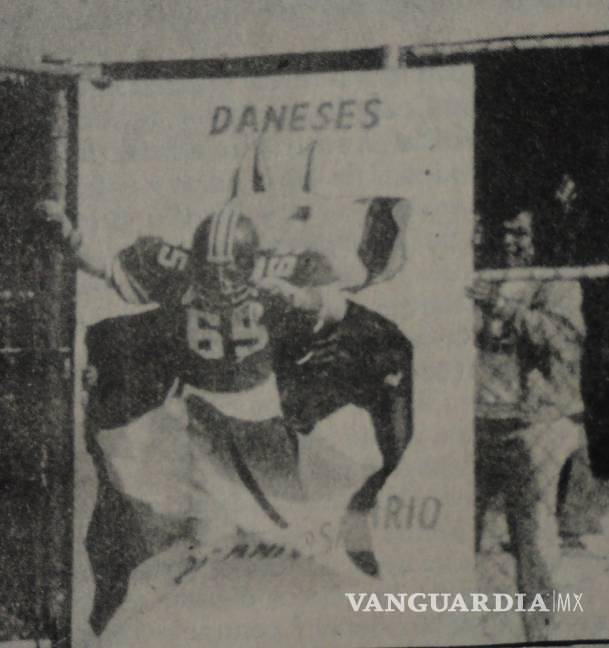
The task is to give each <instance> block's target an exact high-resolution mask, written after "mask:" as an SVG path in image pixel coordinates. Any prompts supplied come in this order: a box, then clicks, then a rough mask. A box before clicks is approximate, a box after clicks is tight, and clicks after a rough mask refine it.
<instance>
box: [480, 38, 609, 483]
mask: <svg viewBox="0 0 609 648" xmlns="http://www.w3.org/2000/svg"><path fill="white" fill-rule="evenodd" d="M475 160H476V168H475V177H476V185H475V208H476V213H477V214H478V215H479V216H480V219H481V222H482V224H483V227H484V230H485V233H486V242H485V245H484V246H483V247H482V250H481V253H480V254H479V255H478V264H479V266H480V267H489V266H496V265H500V264H501V261H500V254H499V248H498V244H499V225H500V223H501V222H502V221H503V220H504V219H505V218H506V217H508V216H514V215H515V214H516V213H517V211H518V210H520V209H522V208H532V209H534V210H535V211H536V212H537V215H538V218H537V225H538V231H537V234H536V241H537V243H538V244H537V252H538V258H537V264H540V265H551V266H565V265H587V264H594V263H607V262H609V50H608V49H606V48H593V47H589V48H586V47H581V48H579V49H561V50H539V49H537V50H530V51H528V52H515V53H514V52H510V53H501V54H491V55H488V56H485V57H484V58H482V59H480V60H478V61H477V62H476V143H475ZM565 175H567V176H568V177H569V178H571V179H572V181H573V183H574V186H575V188H576V191H575V197H574V198H573V199H572V201H571V203H570V204H569V208H568V209H565V207H564V205H563V204H562V203H561V202H560V200H559V199H558V198H557V195H556V194H557V190H559V188H560V187H561V182H562V181H563V178H564V177H565ZM581 284H582V289H583V300H584V301H583V311H584V317H585V320H586V327H587V337H586V343H585V348H584V354H583V364H582V372H583V376H582V393H583V396H584V401H585V406H586V414H585V423H586V433H587V435H588V441H589V450H590V458H591V461H592V465H593V469H594V471H595V472H596V474H597V475H599V476H601V475H602V476H605V477H607V478H609V281H608V280H583V281H582V282H581Z"/></svg>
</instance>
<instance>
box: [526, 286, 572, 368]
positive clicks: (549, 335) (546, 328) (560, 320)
mask: <svg viewBox="0 0 609 648" xmlns="http://www.w3.org/2000/svg"><path fill="white" fill-rule="evenodd" d="M581 303H582V297H581V289H580V287H579V284H578V283H577V282H554V283H552V284H549V285H547V286H544V289H543V291H542V293H541V299H539V300H534V301H533V303H532V304H531V306H530V307H529V308H527V309H522V310H521V311H519V312H518V313H517V315H516V317H515V324H516V327H517V329H518V330H519V331H520V332H522V334H523V335H525V336H526V337H527V339H528V340H529V341H530V342H531V343H532V344H535V345H537V346H544V345H546V346H549V347H550V348H552V349H553V350H554V351H555V352H558V353H560V355H561V357H563V359H564V360H571V359H573V360H578V359H579V356H580V352H581V345H582V343H583V339H584V336H585V325H584V319H583V315H582V311H581Z"/></svg>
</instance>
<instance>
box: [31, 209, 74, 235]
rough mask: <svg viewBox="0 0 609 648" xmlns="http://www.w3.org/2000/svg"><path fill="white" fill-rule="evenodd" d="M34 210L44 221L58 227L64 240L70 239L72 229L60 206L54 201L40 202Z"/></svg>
mask: <svg viewBox="0 0 609 648" xmlns="http://www.w3.org/2000/svg"><path fill="white" fill-rule="evenodd" d="M35 209H36V211H37V212H38V213H39V214H41V215H42V217H43V218H44V220H46V221H47V222H49V223H56V224H57V225H59V227H60V228H61V235H62V237H63V238H64V239H69V238H70V235H71V234H72V232H73V230H74V228H73V227H72V223H71V222H70V219H69V218H68V217H67V216H66V213H65V211H64V210H63V208H62V206H61V205H60V204H59V203H58V202H57V201H56V200H42V201H40V202H39V203H38V204H37V205H36V207H35Z"/></svg>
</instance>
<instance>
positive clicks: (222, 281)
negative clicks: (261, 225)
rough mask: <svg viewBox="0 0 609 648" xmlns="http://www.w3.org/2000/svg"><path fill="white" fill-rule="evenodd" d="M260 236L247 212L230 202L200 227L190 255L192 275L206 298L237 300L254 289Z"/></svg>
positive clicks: (232, 301) (195, 284)
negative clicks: (253, 279) (254, 271)
mask: <svg viewBox="0 0 609 648" xmlns="http://www.w3.org/2000/svg"><path fill="white" fill-rule="evenodd" d="M258 248H259V238H258V232H257V230H256V227H255V225H254V223H253V221H252V220H251V218H249V217H248V216H246V215H245V214H243V213H241V211H239V210H238V209H236V208H235V207H234V206H233V205H231V204H228V205H226V206H225V207H223V208H222V209H221V210H220V211H218V212H216V213H214V214H211V215H210V216H207V217H206V218H205V219H204V220H203V222H202V223H201V224H200V225H199V226H198V227H197V230H196V232H195V235H194V239H193V244H192V252H191V257H190V264H191V268H190V269H191V278H192V283H193V287H194V289H195V291H196V293H197V295H198V296H200V297H201V298H203V300H204V301H213V300H214V299H215V298H218V297H219V298H220V299H222V300H228V301H230V302H231V303H235V302H238V301H240V300H241V299H243V298H244V297H246V296H247V294H248V293H249V291H250V290H251V284H250V278H251V276H252V272H253V270H254V264H255V260H256V252H257V251H258Z"/></svg>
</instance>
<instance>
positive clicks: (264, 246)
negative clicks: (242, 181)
mask: <svg viewBox="0 0 609 648" xmlns="http://www.w3.org/2000/svg"><path fill="white" fill-rule="evenodd" d="M357 205H358V207H359V208H360V211H361V213H362V214H363V216H362V218H361V220H360V226H361V227H360V228H352V230H357V229H359V236H358V239H359V240H358V241H357V245H354V246H353V252H354V254H353V255H352V256H353V257H354V258H353V259H350V260H349V261H348V262H347V263H345V264H343V265H342V266H338V267H337V266H336V264H334V263H333V261H332V260H331V259H332V258H333V257H332V256H331V255H330V254H329V251H328V250H326V249H325V248H324V246H325V245H327V242H328V239H329V238H330V237H329V236H325V233H326V231H328V228H327V227H326V228H325V230H326V231H324V227H323V221H318V219H317V218H316V217H315V215H313V216H312V215H311V214H310V212H309V213H308V214H307V213H306V210H305V213H302V210H295V211H294V213H293V214H292V215H291V217H288V218H286V219H285V227H284V228H283V231H281V232H279V235H277V231H276V230H274V232H275V233H274V234H269V233H268V231H266V230H265V229H264V227H257V226H256V225H255V224H254V222H253V221H252V220H251V219H250V218H249V217H248V216H246V215H245V214H243V213H241V212H240V211H239V210H238V209H236V208H235V205H234V203H229V204H228V205H227V206H226V207H225V208H223V209H222V210H220V211H219V212H217V213H216V214H213V215H211V216H208V217H207V218H205V219H204V220H203V222H202V223H201V224H200V225H199V227H198V228H197V231H196V233H195V236H194V239H193V244H192V247H191V249H185V248H182V247H179V246H174V245H171V244H169V243H167V242H166V241H163V240H162V239H160V238H155V237H144V238H141V239H138V240H137V241H136V242H135V243H134V244H133V245H131V246H128V247H127V248H125V249H123V250H122V251H120V252H119V253H118V255H116V257H115V258H114V259H113V260H112V263H111V264H110V266H109V267H108V268H107V267H104V264H103V263H101V262H100V260H98V259H96V250H95V249H91V247H89V246H88V245H87V242H86V241H83V240H82V237H81V236H80V235H79V234H78V232H77V231H76V230H74V229H73V228H72V227H71V225H70V223H69V221H68V219H67V218H66V216H65V214H63V212H62V211H61V209H60V208H59V206H58V205H57V204H56V203H53V202H49V201H46V202H44V203H42V204H41V209H42V210H43V212H44V213H45V215H46V217H47V218H48V219H50V220H52V221H55V222H57V223H59V224H60V225H61V228H62V233H63V237H64V238H65V239H66V240H67V241H68V242H69V244H70V246H71V248H72V250H73V251H74V252H75V254H76V255H77V258H78V259H79V261H80V264H81V266H82V267H83V268H84V269H85V270H87V271H88V272H89V273H91V274H93V275H95V276H98V277H103V278H105V279H106V281H107V282H108V283H109V285H110V286H111V287H112V288H113V289H114V290H116V292H117V293H118V294H119V295H120V296H121V297H122V298H123V299H125V300H126V301H128V302H130V303H138V304H148V303H155V304H158V305H159V308H157V309H155V310H153V311H150V312H147V313H144V314H141V315H137V316H131V317H136V318H140V322H145V325H143V326H142V327H139V329H138V330H141V331H143V333H142V334H141V335H140V334H137V335H135V336H134V335H133V334H132V335H131V338H130V339H131V343H133V342H135V346H136V347H138V348H140V349H144V351H142V353H139V354H138V353H137V351H136V350H132V351H131V352H130V353H127V354H125V353H121V352H120V351H119V352H118V353H113V352H112V349H117V347H119V346H120V345H117V344H111V343H109V342H110V341H111V340H110V338H109V337H108V335H107V333H108V330H109V327H108V323H107V322H102V323H101V328H100V327H99V325H97V326H98V328H97V329H95V331H94V332H93V335H92V331H93V329H92V331H90V333H89V338H90V342H92V339H93V338H94V337H95V336H96V335H97V337H98V342H97V344H90V348H91V347H95V348H97V349H99V350H100V351H99V352H98V353H97V354H93V355H97V357H93V358H92V357H90V362H92V364H93V365H95V364H97V365H98V366H97V372H98V386H97V390H98V393H100V394H103V397H104V399H106V402H107V403H109V404H110V403H111V406H109V407H105V408H104V407H101V408H100V409H99V410H98V419H99V421H100V425H102V426H103V427H105V426H112V425H114V426H116V425H120V424H124V423H126V422H128V421H129V420H133V419H134V418H137V417H138V416H141V415H142V414H144V413H145V412H146V411H147V410H150V409H152V408H153V407H157V406H159V404H160V403H161V402H162V399H163V398H164V396H165V394H166V391H167V390H168V387H169V385H170V384H171V383H172V381H173V380H174V379H175V378H177V379H178V383H179V385H178V390H179V391H180V392H181V393H182V394H183V397H184V401H185V403H186V406H187V409H188V415H189V419H190V421H191V422H192V424H193V425H194V426H195V427H199V428H201V427H204V428H206V429H209V428H210V427H211V428H217V429H220V430H222V431H223V433H222V434H221V435H219V436H221V438H220V439H219V441H218V442H219V444H220V445H222V444H224V446H225V447H224V450H225V452H226V455H227V456H228V457H229V458H230V460H231V461H232V464H233V466H234V468H235V470H236V472H237V473H238V474H239V477H240V478H241V480H242V482H243V484H244V485H245V486H246V487H247V488H248V489H249V490H250V493H251V494H252V495H253V496H254V498H255V499H256V501H257V502H258V504H259V506H260V509H261V510H263V511H264V513H265V514H266V515H267V517H268V518H269V520H271V522H272V523H274V524H277V525H278V526H280V527H283V526H287V522H286V518H285V516H284V515H283V514H282V513H281V512H280V511H278V510H276V509H275V507H274V506H273V504H272V502H271V501H270V500H269V498H268V497H267V496H266V494H265V492H264V489H262V488H261V487H260V485H259V484H258V483H257V481H256V478H255V476H254V475H253V472H252V470H250V467H249V466H248V462H247V456H246V457H245V460H244V453H243V452H242V451H241V450H242V448H241V449H240V448H239V447H238V443H236V442H235V438H243V437H244V435H245V436H246V435H247V429H248V428H256V433H260V431H261V430H262V431H264V429H266V430H267V431H268V439H269V454H270V455H271V456H273V455H274V456H275V457H276V459H277V461H278V462H279V463H281V461H280V458H281V457H284V458H285V457H286V456H288V455H290V451H291V452H292V454H293V456H294V462H295V461H296V455H297V436H296V434H308V433H310V432H311V431H312V430H313V429H314V428H315V425H316V424H317V423H318V422H319V421H321V420H323V419H324V418H326V417H327V416H329V415H330V414H332V413H333V412H335V411H337V410H338V409H340V408H342V407H343V406H345V405H348V404H352V405H355V406H358V407H361V408H363V409H365V410H366V411H367V412H368V413H369V415H370V417H371V420H372V423H373V426H374V430H375V434H376V440H377V443H378V447H379V449H380V451H381V455H382V466H381V468H380V469H379V470H378V471H376V472H375V473H374V474H372V475H371V476H370V477H369V478H368V479H367V480H366V482H365V483H364V484H363V485H362V486H361V488H360V489H359V490H358V491H357V492H356V493H355V494H354V495H353V497H352V498H351V501H350V504H349V510H348V513H347V515H346V516H345V519H344V522H343V529H342V537H343V539H344V542H345V547H346V551H347V553H348V555H349V556H350V558H351V559H352V561H353V562H354V563H355V564H356V565H357V566H358V567H359V568H360V569H362V570H363V571H364V572H365V573H367V574H370V575H377V574H378V572H379V566H378V564H377V561H376V558H375V556H374V552H373V548H372V542H371V535H370V529H369V524H368V522H369V520H368V513H369V512H370V510H371V509H372V508H373V507H374V505H375V503H376V497H377V494H378V492H379V491H380V489H381V488H382V487H383V485H384V483H385V481H386V479H387V478H388V476H389V475H390V474H391V473H392V472H393V471H394V470H395V468H396V466H397V465H398V463H399V461H400V459H401V457H402V455H403V452H404V450H405V448H406V446H407V444H408V442H409V440H410V437H411V435H412V417H411V409H412V403H411V400H412V393H411V384H412V376H411V371H412V349H411V345H410V343H409V341H408V340H407V339H406V338H405V336H404V335H403V334H402V333H401V331H400V330H399V329H398V327H397V326H395V325H394V324H393V323H391V322H390V321H389V320H387V319H386V318H384V317H382V316H381V315H379V314H377V313H375V312H373V311H370V310H369V309H367V308H365V307H363V306H361V305H359V304H357V303H355V302H354V301H352V300H350V299H349V298H348V293H347V292H345V289H351V290H356V289H359V288H361V287H363V286H365V285H368V284H370V283H373V282H375V281H379V280H383V279H384V278H387V277H389V276H392V275H393V274H395V273H396V272H397V269H399V267H401V265H400V264H401V263H403V258H404V250H403V245H404V241H403V236H402V234H403V223H404V217H405V215H407V214H406V210H407V205H406V203H405V202H404V201H400V200H397V199H382V198H379V199H374V200H371V201H359V202H358V203H357ZM351 207H352V208H353V203H352V204H351ZM311 221H312V223H311ZM326 222H327V221H326ZM257 224H259V223H257ZM308 225H309V226H310V227H308ZM311 225H314V226H315V229H316V230H317V235H316V237H314V236H312V235H311V234H309V232H310V230H312V229H313V227H312V226H311ZM320 227H321V231H320V229H319V228H320ZM261 231H262V232H263V235H262V236H261V235H260V232H261ZM351 238H352V239H353V236H352V235H351ZM316 240H317V241H322V244H321V245H319V244H317V245H316V243H315V241H316ZM353 240H354V241H355V239H353ZM338 256H341V255H338ZM346 256H348V255H346ZM345 269H347V270H348V271H349V272H346V270H345ZM353 269H355V272H351V270H353ZM121 319H122V320H125V318H121ZM124 323H126V322H124ZM131 323H133V320H132V319H131V318H130V319H129V326H127V328H129V327H130V325H131ZM119 328H120V327H119ZM110 329H112V331H113V332H112V333H111V334H110V335H111V336H112V335H114V336H115V335H116V334H115V327H113V326H112V327H110ZM134 337H136V338H137V339H136V340H134V339H133V338H134ZM115 342H116V337H115ZM153 348H154V354H152V353H150V351H152V349H153ZM90 356H91V353H90ZM117 356H120V357H117ZM151 357H153V358H154V359H153V360H151ZM138 358H139V359H140V360H141V366H139V367H133V369H126V368H125V366H124V363H125V362H133V361H137V360H138ZM162 359H164V360H162ZM117 361H118V364H117ZM151 363H152V365H153V367H152V368H151V367H150V366H149V365H150V364H151ZM138 364H139V363H138ZM99 365H104V366H105V367H107V369H103V367H100V366H99ZM146 366H148V368H147V369H146V370H143V367H146ZM159 367H161V368H159ZM117 374H118V375H117ZM151 374H152V375H153V376H154V377H155V378H156V382H155V381H154V380H153V381H151V380H150V379H149V377H150V375H151ZM126 375H127V376H128V375H135V376H136V378H133V377H132V378H129V380H127V382H128V383H129V384H126V380H125V376H126ZM137 376H139V378H138V377H137ZM143 376H145V378H144V377H143ZM273 376H274V377H275V379H276V383H277V387H278V393H279V401H280V405H281V414H282V415H283V417H282V418H279V417H278V416H270V417H268V418H265V419H263V420H262V421H260V420H259V421H247V420H246V419H247V414H245V415H244V414H243V411H242V410H240V406H239V405H238V403H239V402H243V401H244V400H245V401H246V402H247V403H248V404H251V402H252V395H253V394H254V392H253V391H252V390H255V389H260V386H261V385H264V384H267V383H268V382H269V381H272V380H273ZM135 382H137V386H138V388H135V389H134V387H135ZM140 383H141V385H140ZM155 384H156V385H158V388H152V387H151V385H155ZM140 386H141V389H140V388H139V387H140ZM129 391H131V392H136V393H138V394H140V395H142V394H143V395H144V396H143V397H140V398H136V399H135V400H134V399H132V398H127V399H126V400H127V404H126V405H125V404H124V403H122V402H121V404H120V406H117V401H123V400H125V397H124V394H125V393H126V392H127V393H128V392H129ZM244 392H246V393H247V398H246V399H243V398H241V395H242V394H243V393H244ZM227 393H229V394H230V393H233V394H234V395H235V396H236V398H234V399H233V402H234V403H237V405H236V406H235V409H231V407H232V405H231V406H229V407H228V408H226V407H225V405H226V399H225V396H226V394H227ZM265 393H267V394H268V392H263V391H262V390H260V391H259V392H257V394H258V396H256V398H257V399H258V401H261V400H263V399H264V398H265V396H264V395H263V394H265ZM218 394H220V395H221V396H222V399H223V401H224V402H222V403H220V402H219V401H218V399H217V395H218ZM244 429H245V432H244V433H241V434H232V433H231V432H230V431H231V430H234V431H236V430H239V431H241V432H243V430H244ZM227 430H228V432H226V431H227ZM273 444H274V445H275V450H274V449H273ZM277 447H280V448H281V450H280V451H276V448H277ZM286 448H289V450H287V451H286ZM294 468H295V463H294V464H293V463H291V462H290V461H289V460H287V461H283V469H284V470H286V471H287V472H290V471H293V470H294Z"/></svg>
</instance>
